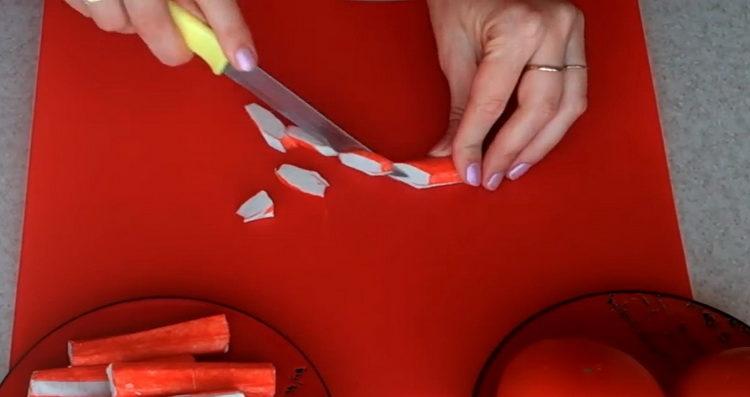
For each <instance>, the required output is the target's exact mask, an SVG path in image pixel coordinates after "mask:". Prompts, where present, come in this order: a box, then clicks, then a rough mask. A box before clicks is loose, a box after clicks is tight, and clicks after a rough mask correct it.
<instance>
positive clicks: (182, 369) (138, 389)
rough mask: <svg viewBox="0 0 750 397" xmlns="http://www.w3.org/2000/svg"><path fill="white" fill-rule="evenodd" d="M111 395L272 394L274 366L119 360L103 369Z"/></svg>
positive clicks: (263, 395)
mask: <svg viewBox="0 0 750 397" xmlns="http://www.w3.org/2000/svg"><path fill="white" fill-rule="evenodd" d="M107 375H108V376H109V383H110V387H111V390H112V396H113V397H149V396H172V395H180V394H190V393H202V392H210V391H214V390H238V391H241V392H242V393H244V394H245V395H246V396H253V397H272V396H273V395H274V393H275V391H276V369H275V368H274V366H273V365H272V364H247V363H158V364H154V363H120V364H112V365H110V366H109V367H108V368H107Z"/></svg>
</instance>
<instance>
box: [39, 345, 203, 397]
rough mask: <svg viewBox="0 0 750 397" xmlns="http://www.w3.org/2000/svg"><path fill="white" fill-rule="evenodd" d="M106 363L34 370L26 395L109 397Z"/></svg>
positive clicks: (176, 358) (189, 358)
mask: <svg viewBox="0 0 750 397" xmlns="http://www.w3.org/2000/svg"><path fill="white" fill-rule="evenodd" d="M159 361H170V362H195V358H193V356H191V355H180V356H174V357H164V358H162V359H159ZM110 395H111V391H110V388H109V379H108V378H107V366H106V365H92V366H87V367H68V368H56V369H46V370H42V371H35V372H34V373H33V374H32V375H31V381H30V382H29V393H28V397H105V396H106V397H109V396H110Z"/></svg>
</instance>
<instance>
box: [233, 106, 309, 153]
mask: <svg viewBox="0 0 750 397" xmlns="http://www.w3.org/2000/svg"><path fill="white" fill-rule="evenodd" d="M245 110H246V111H247V113H248V114H249V115H250V118H252V119H253V121H254V122H255V125H257V126H258V129H259V130H260V134H261V135H262V136H263V139H264V140H265V141H266V143H267V144H268V146H270V147H272V148H274V149H276V150H278V151H280V152H282V153H286V151H287V149H291V148H293V147H295V146H296V143H297V141H295V140H294V139H292V138H291V137H289V136H288V135H286V127H284V124H283V123H282V122H281V120H279V119H278V118H277V117H276V116H274V114H273V113H271V111H269V110H267V109H266V108H264V107H262V106H260V105H258V104H257V103H251V104H250V105H247V106H245Z"/></svg>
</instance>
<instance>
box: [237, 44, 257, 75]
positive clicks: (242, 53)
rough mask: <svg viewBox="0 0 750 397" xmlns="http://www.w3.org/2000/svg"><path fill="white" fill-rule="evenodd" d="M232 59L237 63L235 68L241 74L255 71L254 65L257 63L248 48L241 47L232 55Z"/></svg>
mask: <svg viewBox="0 0 750 397" xmlns="http://www.w3.org/2000/svg"><path fill="white" fill-rule="evenodd" d="M234 58H235V60H236V61H237V66H239V67H240V70H241V71H243V72H249V71H251V70H253V69H255V65H257V64H258V61H257V60H256V59H255V54H254V53H253V51H252V50H250V49H249V48H245V47H241V48H240V49H238V50H237V52H235V53H234Z"/></svg>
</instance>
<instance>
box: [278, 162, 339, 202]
mask: <svg viewBox="0 0 750 397" xmlns="http://www.w3.org/2000/svg"><path fill="white" fill-rule="evenodd" d="M276 176H277V177H278V178H279V180H281V182H282V183H284V184H285V185H287V186H289V187H291V188H292V189H295V190H299V191H300V192H302V193H307V194H311V195H313V196H318V197H323V196H325V194H326V188H328V186H330V185H329V184H328V181H326V180H325V179H324V178H323V177H322V176H321V175H320V174H319V173H317V172H315V171H310V170H306V169H304V168H299V167H297V166H294V165H290V164H282V165H281V166H280V167H279V168H277V169H276Z"/></svg>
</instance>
